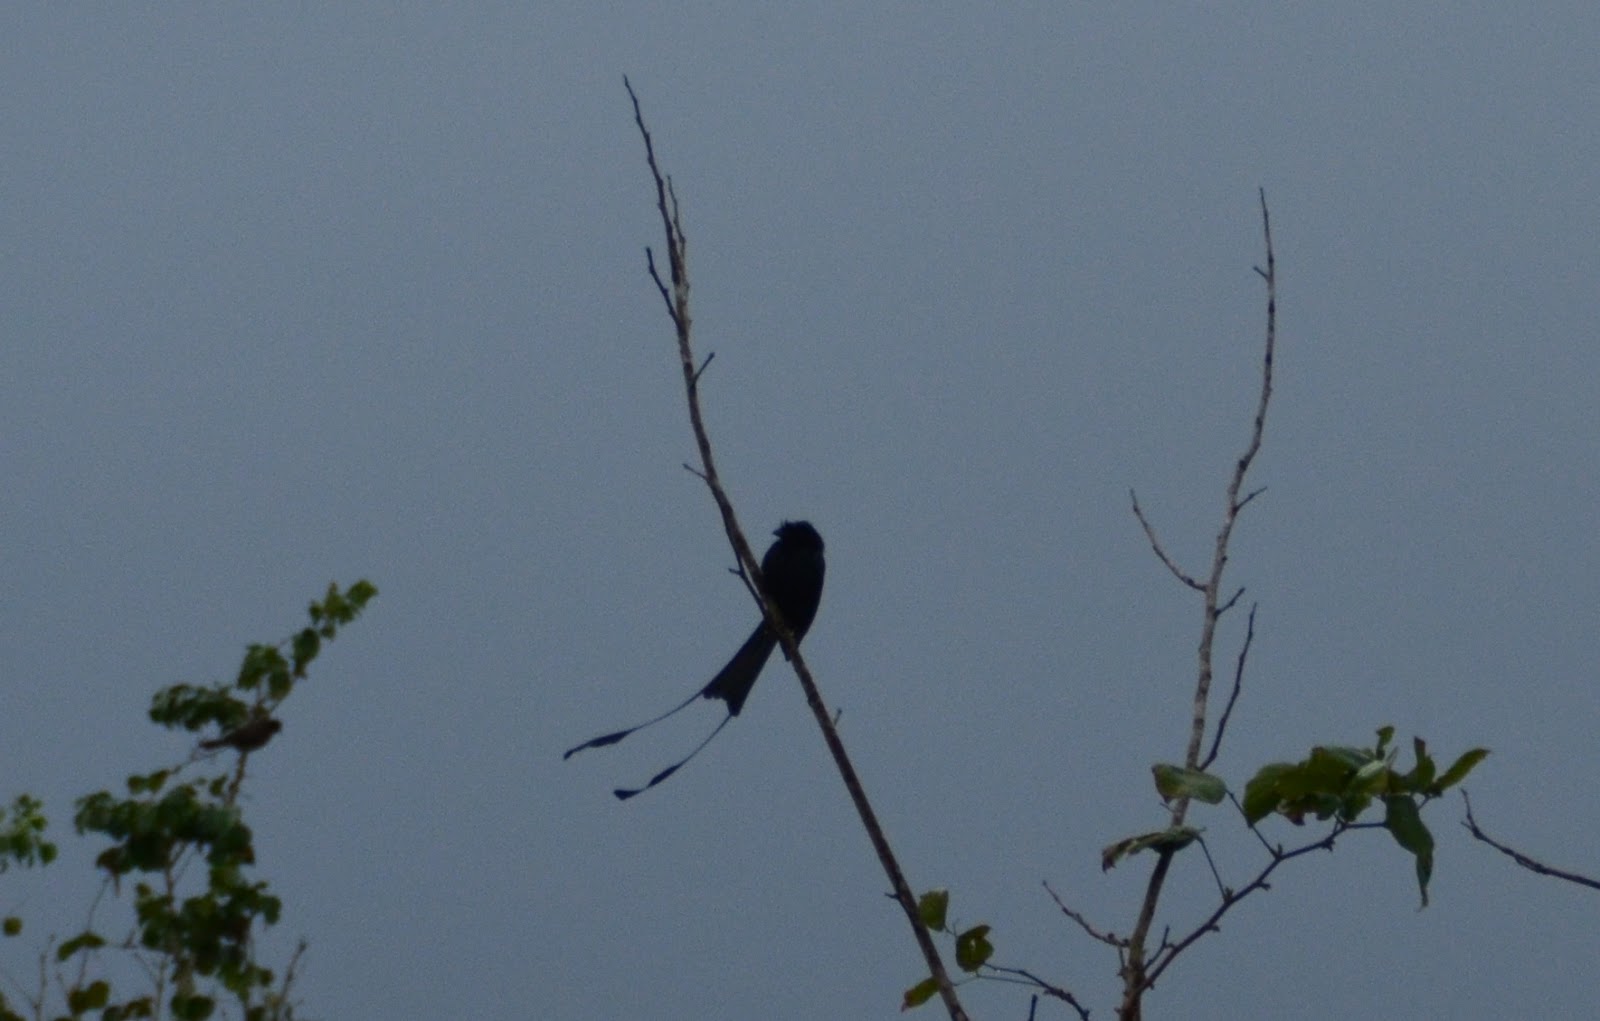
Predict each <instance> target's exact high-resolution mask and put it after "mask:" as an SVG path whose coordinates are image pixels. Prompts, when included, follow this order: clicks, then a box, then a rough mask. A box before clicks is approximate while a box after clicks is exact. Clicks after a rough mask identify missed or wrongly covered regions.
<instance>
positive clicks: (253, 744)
mask: <svg viewBox="0 0 1600 1021" xmlns="http://www.w3.org/2000/svg"><path fill="white" fill-rule="evenodd" d="M282 729H283V724H282V723H280V722H278V721H277V720H275V719H273V718H272V717H270V716H258V717H257V718H255V719H253V720H251V721H250V722H248V723H245V724H243V725H242V726H239V727H236V728H234V729H233V730H230V731H228V732H227V733H226V734H223V735H222V736H221V737H214V738H212V739H211V740H209V741H201V742H200V747H201V748H204V749H205V750H206V751H215V750H216V749H218V748H235V749H237V750H239V751H241V752H253V751H255V750H256V749H257V748H260V747H262V746H263V745H265V744H266V743H267V742H268V741H271V740H272V735H274V734H276V733H277V732H278V731H280V730H282Z"/></svg>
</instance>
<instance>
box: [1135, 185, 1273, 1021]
mask: <svg viewBox="0 0 1600 1021" xmlns="http://www.w3.org/2000/svg"><path fill="white" fill-rule="evenodd" d="M1260 199H1261V228H1262V234H1263V236H1264V239H1265V246H1266V250H1267V268H1266V269H1265V270H1263V269H1261V268H1260V267H1259V266H1258V267H1256V272H1257V273H1259V274H1261V278H1262V279H1263V280H1265V281H1266V282H1267V327H1266V334H1267V337H1266V349H1265V351H1264V352H1263V353H1262V357H1261V387H1260V391H1259V394H1258V396H1257V399H1256V411H1255V416H1254V417H1253V419H1252V420H1251V428H1250V440H1249V442H1248V443H1247V444H1246V446H1245V450H1244V453H1242V454H1240V455H1239V458H1238V460H1237V461H1235V462H1234V468H1233V474H1232V477H1231V478H1229V480H1228V488H1227V498H1226V500H1225V501H1224V504H1223V507H1224V510H1223V516H1222V525H1221V527H1220V528H1219V529H1218V530H1217V538H1216V542H1215V543H1214V545H1213V546H1212V553H1211V570H1210V573H1209V574H1208V575H1207V576H1206V580H1205V582H1204V584H1201V583H1198V582H1196V581H1195V580H1194V579H1192V578H1190V577H1189V576H1188V575H1185V574H1183V573H1182V572H1180V571H1178V570H1176V568H1175V567H1174V566H1173V564H1172V563H1171V561H1170V558H1168V557H1167V556H1166V555H1165V553H1164V552H1162V551H1161V550H1160V549H1159V548H1158V549H1157V555H1158V556H1160V557H1161V559H1162V562H1163V563H1166V564H1167V566H1168V569H1169V570H1172V571H1173V573H1174V574H1175V575H1177V577H1178V579H1179V580H1180V581H1182V582H1184V584H1186V585H1188V586H1189V587H1191V588H1194V589H1197V590H1199V591H1200V592H1202V593H1203V595H1204V599H1205V609H1204V612H1203V617H1202V624H1201V629H1200V646H1199V649H1198V650H1197V658H1198V660H1199V664H1198V667H1199V676H1198V677H1197V679H1196V682H1195V690H1194V711H1193V715H1192V717H1191V719H1190V724H1189V747H1188V751H1187V752H1186V754H1185V755H1184V764H1185V765H1187V766H1189V767H1190V768H1199V765H1200V749H1201V746H1202V744H1203V743H1204V741H1205V731H1206V713H1207V708H1208V706H1209V703H1210V698H1211V680H1212V673H1213V668H1212V648H1213V645H1214V643H1215V641H1216V633H1217V620H1218V618H1219V617H1220V616H1221V615H1222V612H1223V610H1225V609H1226V608H1227V607H1226V606H1221V601H1220V599H1219V593H1220V592H1221V590H1222V575H1223V571H1224V569H1225V568H1226V567H1227V564H1228V546H1229V543H1230V541H1231V540H1232V538H1233V527H1234V525H1235V523H1237V521H1238V519H1239V511H1240V510H1241V509H1243V507H1244V506H1245V504H1247V503H1249V502H1250V501H1251V500H1253V499H1254V498H1255V497H1256V495H1257V493H1259V490H1257V491H1256V492H1252V493H1251V494H1249V495H1248V496H1245V497H1244V498H1242V499H1241V498H1240V496H1239V493H1240V491H1241V490H1242V489H1243V488H1244V480H1245V476H1246V475H1247V474H1249V471H1250V466H1251V465H1252V464H1253V463H1254V462H1255V459H1256V455H1257V454H1258V453H1259V452H1260V450H1261V437H1262V433H1263V432H1264V430H1265V428H1266V421H1267V407H1268V405H1269V404H1270V403H1271V401H1272V369H1273V359H1274V356H1275V354H1276V350H1277V338H1278V278H1277V258H1276V256H1275V255H1274V254H1273V250H1272V220H1271V218H1270V216H1269V215H1268V212H1267V195H1266V191H1265V190H1262V191H1261V192H1260ZM1134 513H1135V515H1137V516H1138V518H1139V522H1140V524H1142V525H1144V529H1145V534H1146V535H1147V536H1149V537H1150V540H1151V544H1152V545H1153V546H1157V547H1159V543H1157V542H1156V540H1155V533H1154V531H1153V530H1152V529H1151V528H1150V526H1149V523H1148V522H1146V521H1145V519H1144V515H1143V514H1142V513H1140V512H1139V510H1138V506H1137V502H1136V503H1135V508H1134ZM1235 598H1237V596H1236V597H1235ZM1227 605H1228V606H1231V605H1232V601H1231V600H1230V601H1229V602H1228V604H1227ZM1219 607H1220V608H1219ZM1219 732H1220V728H1219ZM1188 811H1189V799H1187V798H1181V799H1179V800H1178V802H1177V803H1176V804H1175V805H1173V807H1172V819H1171V825H1172V826H1180V825H1182V824H1183V820H1184V818H1185V816H1186V815H1187V814H1188ZM1171 861H1172V856H1171V855H1162V856H1161V857H1159V858H1158V859H1157V861H1156V864H1155V867H1154V868H1153V869H1152V870H1151V873H1150V879H1149V881H1148V883H1147V884H1146V886H1145V895H1144V900H1143V901H1142V902H1141V904H1140V906H1139V914H1138V918H1137V920H1136V921H1135V923H1134V928H1133V934H1132V935H1131V936H1129V937H1128V959H1127V962H1126V964H1125V965H1124V966H1123V969H1122V978H1123V995H1122V1002H1121V1004H1120V1005H1119V1006H1118V1008H1117V1013H1118V1016H1120V1017H1122V1018H1124V1019H1133V1018H1137V1017H1139V1016H1140V1012H1141V1007H1140V1004H1141V1002H1142V998H1143V996H1144V991H1145V990H1146V989H1148V988H1149V987H1150V983H1151V982H1152V981H1154V977H1155V975H1156V974H1158V973H1159V970H1160V969H1164V968H1165V966H1166V964H1165V963H1164V962H1163V963H1160V964H1159V966H1158V968H1156V969H1153V970H1152V969H1151V964H1152V963H1155V962H1154V961H1153V960H1152V961H1147V954H1148V941H1149V938H1150V926H1151V925H1152V924H1153V923H1154V921H1155V913H1156V904H1157V902H1158V901H1159V900H1160V899H1161V890H1162V888H1163V887H1164V886H1165V884H1166V879H1167V874H1168V869H1169V867H1170V865H1171ZM1219 917H1220V915H1219ZM1203 931H1205V930H1204V929H1202V930H1200V931H1199V932H1197V933H1195V934H1194V935H1193V937H1192V938H1193V939H1198V938H1199V935H1200V934H1201V933H1203ZM1163 945H1164V944H1163ZM1185 945H1187V944H1185Z"/></svg>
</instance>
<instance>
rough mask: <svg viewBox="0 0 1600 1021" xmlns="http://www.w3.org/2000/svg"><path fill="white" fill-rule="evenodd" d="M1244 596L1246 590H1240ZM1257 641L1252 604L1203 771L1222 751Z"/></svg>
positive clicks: (1253, 605)
mask: <svg viewBox="0 0 1600 1021" xmlns="http://www.w3.org/2000/svg"><path fill="white" fill-rule="evenodd" d="M1239 591H1240V593H1241V594H1242V593H1243V592H1244V589H1240V590H1239ZM1235 598H1237V597H1235ZM1255 640H1256V604H1255V603H1251V604H1250V618H1249V620H1247V621H1246V622H1245V626H1244V644H1243V645H1241V646H1239V659H1238V660H1237V661H1236V662H1235V663H1234V665H1233V690H1232V691H1231V692H1229V693H1228V704H1227V705H1225V706H1223V707H1222V718H1221V719H1219V720H1218V721H1217V732H1216V733H1215V734H1214V735H1212V738H1211V751H1209V752H1207V753H1206V757H1205V760H1204V761H1202V762H1201V763H1200V768H1201V769H1210V768H1211V764H1212V763H1213V762H1215V761H1217V753H1218V752H1219V751H1221V750H1222V735H1223V733H1224V732H1226V731H1227V729H1228V717H1230V716H1232V715H1233V704H1234V703H1235V702H1237V701H1239V689H1241V688H1243V687H1244V664H1245V660H1247V659H1248V658H1249V657H1250V643H1251V642H1253V641H1255Z"/></svg>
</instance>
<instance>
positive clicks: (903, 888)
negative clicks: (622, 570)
mask: <svg viewBox="0 0 1600 1021" xmlns="http://www.w3.org/2000/svg"><path fill="white" fill-rule="evenodd" d="M623 84H624V85H625V86H626V87H627V90H628V98H629V99H631V100H632V101H633V117H634V123H635V124H637V125H638V127H639V134H640V135H641V136H642V137H643V138H644V147H645V157H646V160H647V162H648V163H649V166H650V174H651V177H652V179H653V180H654V182H655V186H656V208H657V210H658V211H659V213H660V215H661V226H662V229H663V230H664V232H665V234H666V246H667V257H668V265H669V267H670V270H671V284H672V286H671V289H670V292H669V290H668V288H667V286H666V284H665V283H664V282H663V281H662V280H661V275H660V273H659V272H658V271H657V269H656V263H655V257H654V255H653V254H651V255H650V256H649V267H650V276H651V278H652V279H654V280H655V282H656V286H657V288H658V289H660V291H661V292H662V295H663V297H665V298H667V312H668V315H669V316H670V317H671V319H672V324H673V327H674V328H675V329H676V331H677V339H678V357H679V362H680V364H681V366H682V370H683V385H684V391H685V395H686V397H687V399H688V404H689V423H690V425H691V427H692V428H693V429H694V438H695V444H696V446H697V447H698V448H699V452H700V464H701V468H702V471H703V474H702V478H703V479H704V480H705V483H706V487H707V488H708V489H710V490H711V497H712V499H713V500H715V501H716V504H717V510H718V512H719V513H720V514H721V515H722V526H723V530H724V531H725V532H726V533H727V535H728V542H729V544H730V545H732V547H733V551H734V555H735V557H737V559H738V562H739V566H740V568H741V569H742V572H743V576H744V577H745V578H746V579H747V580H748V581H749V582H750V584H751V586H752V588H751V593H752V595H753V596H754V597H755V601H756V603H757V604H758V605H759V606H760V607H761V612H762V615H763V616H764V617H765V618H766V621H767V623H768V625H769V626H770V627H771V628H772V630H773V632H774V633H775V634H776V635H777V636H778V641H779V643H781V644H782V646H783V651H784V652H785V653H786V654H787V655H788V657H789V663H790V664H791V665H792V666H793V667H794V671H795V674H796V675H797V676H798V677H799V678H800V686H801V687H802V688H803V689H804V690H805V694H806V704H807V705H809V706H810V707H811V713H812V715H813V716H814V717H816V720H817V725H818V726H819V727H821V728H822V736H823V740H824V741H825V742H826V743H827V745H828V751H829V753H830V754H831V755H832V756H833V761H834V764H835V766H837V767H838V769H839V775H840V776H841V777H842V778H843V780H844V785H845V788H846V789H847V790H848V791H849V792H850V799H851V801H853V802H854V803H855V807H856V812H857V813H858V814H859V815H860V816H861V824H862V826H863V827H865V829H866V831H867V836H868V838H869V839H870V840H871V841H872V847H873V850H874V851H876V852H877V855H878V861H879V862H880V863H881V864H882V866H883V870H884V872H885V873H886V874H887V875H888V877H889V884H890V886H891V887H892V888H893V891H894V898H895V900H896V901H897V902H899V904H900V907H901V909H902V910H904V912H905V915H906V920H907V921H908V922H910V924H911V931H912V934H913V935H914V936H915V937H916V941H917V946H918V948H919V949H920V950H921V951H922V956H923V959H924V960H925V961H926V962H927V965H928V971H929V974H931V975H932V976H933V979H934V981H935V982H937V983H938V986H939V996H940V998H941V999H942V1000H943V1001H944V1005H945V1009H946V1010H947V1011H948V1012H949V1014H950V1018H951V1021H967V1014H966V1011H965V1010H964V1009H962V1006H961V1001H960V1000H959V999H957V997H956V991H955V985H954V984H953V983H952V982H951V981H950V976H949V973H948V972H946V971H945V967H944V963H943V962H942V961H941V960H940V958H939V951H938V948H937V947H935V946H934V942H933V936H932V934H930V933H929V932H928V927H927V926H926V925H924V924H923V922H922V917H921V915H920V914H919V913H918V911H917V899H916V895H915V894H913V893H912V891H911V886H910V884H909V883H907V882H906V878H905V875H904V873H903V872H902V871H901V869H900V864H899V862H898V861H897V860H896V859H895V856H894V852H893V851H892V850H891V849H890V847H889V841H888V838H887V837H885V836H884V832H883V827H882V826H881V825H880V824H879V823H878V817H877V813H876V812H874V811H873V809H872V805H871V803H870V802H868V800H867V794H866V790H865V788H864V787H862V785H861V779H860V777H859V776H857V775H856V771H855V767H854V766H852V765H851V763H850V758H849V756H848V755H847V754H845V750H844V743H843V742H842V741H840V739H839V732H838V731H837V730H836V729H834V726H833V721H832V720H831V719H830V717H829V715H828V709H827V706H826V705H825V704H824V703H823V701H822V694H821V692H820V691H818V689H817V683H816V680H815V679H814V678H813V677H812V675H811V668H810V667H808V666H807V665H806V662H805V660H804V658H802V657H801V655H800V648H799V645H798V644H797V643H796V642H795V637H794V633H793V632H792V631H791V630H790V629H789V626H788V624H787V623H785V622H784V620H783V618H782V616H781V615H780V614H779V613H777V612H776V609H775V607H774V606H773V605H772V600H771V599H770V598H769V596H768V594H767V590H766V585H765V581H764V579H763V578H762V577H761V566H760V564H759V563H758V562H757V561H756V557H755V553H754V552H753V551H752V550H751V548H750V543H749V542H748V541H747V540H746V539H745V536H744V532H743V530H742V529H740V527H739V521H738V518H737V517H736V516H735V514H734V511H733V504H732V502H731V501H730V500H729V499H728V495H727V492H726V490H725V489H724V488H723V486H722V482H721V479H720V477H719V476H718V474H717V467H716V463H715V461H714V460H713V459H712V456H711V439H710V437H709V436H708V434H707V433H706V427H705V421H704V420H703V419H702V417H701V414H700V370H698V369H696V367H695V360H694V353H693V349H692V346H691V344H690V324H691V322H692V320H691V318H690V315H689V271H688V256H687V244H686V242H685V241H684V235H683V223H682V217H681V213H680V209H679V206H678V196H677V194H676V193H675V192H674V190H673V188H672V182H671V180H670V179H669V178H667V177H666V176H665V175H664V174H663V173H662V172H661V168H660V165H659V164H658V163H657V162H656V153H655V145H654V143H653V142H652V141H651V138H650V130H649V128H647V127H646V126H645V123H644V114H643V113H642V112H641V111H640V109H639V97H638V95H637V94H636V93H635V92H634V91H633V84H632V83H631V82H629V81H628V80H627V79H626V78H624V79H623ZM646 251H647V252H648V249H647V250H646ZM709 362H710V359H709V358H708V359H707V364H709ZM703 368H704V366H701V369H703Z"/></svg>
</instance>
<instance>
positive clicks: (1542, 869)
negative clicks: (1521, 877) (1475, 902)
mask: <svg viewBox="0 0 1600 1021" xmlns="http://www.w3.org/2000/svg"><path fill="white" fill-rule="evenodd" d="M1461 800H1462V801H1464V802H1466V805H1467V817H1466V819H1465V820H1463V821H1462V823H1461V825H1463V826H1465V827H1466V828H1467V830H1468V831H1469V832H1470V833H1471V834H1472V835H1473V837H1475V838H1476V839H1478V840H1481V841H1483V842H1484V843H1485V844H1488V845H1489V846H1490V847H1492V848H1494V849H1495V850H1496V851H1499V852H1500V853H1501V854H1503V855H1506V856H1507V857H1509V858H1510V859H1511V860H1512V861H1514V862H1516V863H1517V864H1518V865H1521V866H1522V867H1523V868H1525V869H1527V870H1528V871H1529V872H1537V873H1538V874H1539V875H1541V876H1552V877H1554V878H1556V879H1565V880H1566V881H1567V882H1569V883H1577V884H1578V885H1579V886H1587V887H1588V888H1589V889H1591V890H1600V880H1594V879H1590V878H1589V877H1588V876H1585V875H1581V874H1579V873H1577V872H1568V871H1566V870H1565V869H1558V868H1556V867H1555V866H1553V865H1546V864H1545V863H1544V862H1542V861H1539V860H1538V859H1537V858H1530V857H1529V856H1528V855H1526V854H1523V853H1522V852H1521V851H1519V850H1517V849H1516V848H1514V847H1510V846H1507V845H1506V844H1502V843H1500V841H1498V840H1495V839H1494V838H1493V837H1491V836H1489V834H1487V833H1485V832H1483V830H1481V829H1479V828H1478V820H1476V819H1474V818H1473V817H1472V799H1471V798H1469V797H1467V792H1466V791H1465V790H1463V791H1462V792H1461Z"/></svg>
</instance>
